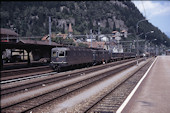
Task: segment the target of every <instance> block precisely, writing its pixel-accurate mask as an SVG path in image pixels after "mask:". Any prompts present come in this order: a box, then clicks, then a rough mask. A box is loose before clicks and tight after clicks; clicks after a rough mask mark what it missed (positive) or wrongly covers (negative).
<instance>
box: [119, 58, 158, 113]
mask: <svg viewBox="0 0 170 113" xmlns="http://www.w3.org/2000/svg"><path fill="white" fill-rule="evenodd" d="M157 58H158V57H156V59H155V60H154V62H153V63H152V65H151V66H150V67H149V69H148V70H147V71H146V73H145V74H144V76H143V77H142V78H141V79H140V81H139V82H138V84H137V85H136V86H135V88H134V89H133V90H132V92H131V93H130V94H129V96H128V97H127V98H126V100H125V101H124V102H123V103H122V105H121V106H120V107H119V109H118V110H117V111H116V113H121V112H122V110H123V109H124V108H125V106H126V105H127V103H128V102H129V100H130V99H131V98H132V96H133V95H134V93H135V92H136V90H137V89H138V87H139V86H140V84H141V83H142V81H143V80H144V78H145V77H146V76H147V74H148V73H149V71H150V70H151V68H152V66H153V64H154V63H155V61H156V60H157Z"/></svg>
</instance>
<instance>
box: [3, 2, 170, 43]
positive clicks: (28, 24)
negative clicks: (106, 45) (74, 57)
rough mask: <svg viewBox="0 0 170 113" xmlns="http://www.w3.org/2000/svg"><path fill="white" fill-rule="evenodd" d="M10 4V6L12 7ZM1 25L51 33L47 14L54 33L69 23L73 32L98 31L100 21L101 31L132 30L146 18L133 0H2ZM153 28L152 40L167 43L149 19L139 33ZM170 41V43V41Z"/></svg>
mask: <svg viewBox="0 0 170 113" xmlns="http://www.w3.org/2000/svg"><path fill="white" fill-rule="evenodd" d="M9 7H10V8H9ZM0 14H1V16H0V20H1V28H10V29H16V30H17V33H19V34H20V35H21V36H43V35H46V34H48V32H49V30H48V26H49V23H48V17H49V16H51V17H52V32H55V33H58V32H61V33H66V32H67V30H68V25H69V23H71V24H72V27H73V32H74V34H86V33H89V32H90V29H92V30H93V31H94V32H95V33H96V31H97V30H98V27H99V23H100V28H101V29H100V30H101V33H111V32H112V31H113V30H118V31H119V30H126V31H128V32H130V33H133V32H134V31H135V28H136V23H137V22H138V21H139V20H141V19H144V17H143V15H142V14H141V13H140V12H139V10H138V9H137V8H136V7H135V5H134V4H133V3H132V2H128V1H114V0H111V1H97V2H96V1H67V2H66V1H60V2H54V1H50V2H45V1H44V2H10V4H9V2H2V3H1V7H0ZM151 30H154V31H155V33H157V35H156V34H152V35H150V37H151V38H150V39H154V38H157V39H160V41H158V42H160V43H161V42H164V41H165V40H164V39H166V41H167V42H169V43H170V41H168V38H167V36H166V35H165V34H164V33H162V32H161V31H160V30H159V29H158V28H156V27H154V26H153V25H152V24H150V23H149V22H143V23H141V24H140V29H139V32H148V31H151ZM167 44H168V43H167Z"/></svg>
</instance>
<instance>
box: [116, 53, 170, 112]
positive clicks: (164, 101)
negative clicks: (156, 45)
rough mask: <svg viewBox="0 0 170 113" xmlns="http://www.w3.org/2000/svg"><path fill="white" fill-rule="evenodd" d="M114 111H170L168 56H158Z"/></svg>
mask: <svg viewBox="0 0 170 113" xmlns="http://www.w3.org/2000/svg"><path fill="white" fill-rule="evenodd" d="M116 113H170V56H158V57H157V58H156V59H155V61H154V63H153V64H152V65H151V67H150V68H149V69H148V71H147V72H146V73H145V75H144V77H143V78H142V79H141V81H140V82H139V83H138V84H137V86H136V87H135V88H134V90H133V91H132V92H131V94H130V95H129V96H128V97H127V99H126V100H125V101H124V103H123V104H122V106H121V107H120V108H119V109H118V111H117V112H116Z"/></svg>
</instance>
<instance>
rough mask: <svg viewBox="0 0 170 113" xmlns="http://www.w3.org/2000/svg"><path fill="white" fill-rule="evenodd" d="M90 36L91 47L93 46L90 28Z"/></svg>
mask: <svg viewBox="0 0 170 113" xmlns="http://www.w3.org/2000/svg"><path fill="white" fill-rule="evenodd" d="M90 38H91V47H92V46H93V44H92V29H90Z"/></svg>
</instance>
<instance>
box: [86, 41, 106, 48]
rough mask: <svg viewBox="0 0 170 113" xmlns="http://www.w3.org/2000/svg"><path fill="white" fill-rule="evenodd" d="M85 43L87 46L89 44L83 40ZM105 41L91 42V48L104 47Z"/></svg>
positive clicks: (89, 43)
mask: <svg viewBox="0 0 170 113" xmlns="http://www.w3.org/2000/svg"><path fill="white" fill-rule="evenodd" d="M83 43H84V44H87V45H88V46H89V47H90V46H91V42H83ZM104 46H105V42H92V48H104Z"/></svg>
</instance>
